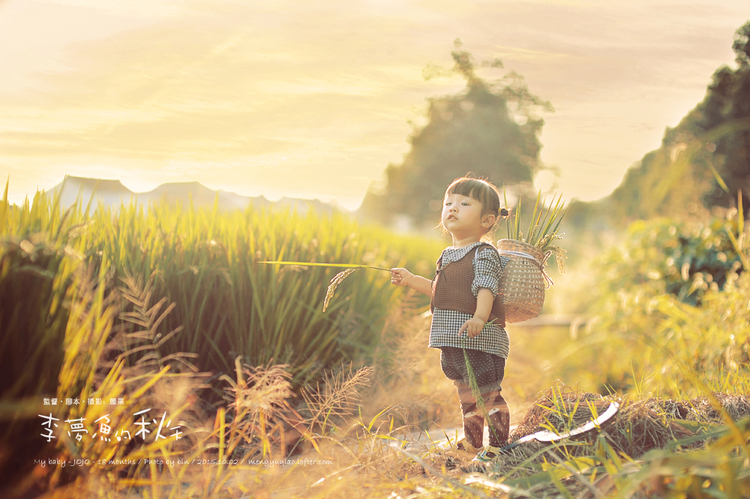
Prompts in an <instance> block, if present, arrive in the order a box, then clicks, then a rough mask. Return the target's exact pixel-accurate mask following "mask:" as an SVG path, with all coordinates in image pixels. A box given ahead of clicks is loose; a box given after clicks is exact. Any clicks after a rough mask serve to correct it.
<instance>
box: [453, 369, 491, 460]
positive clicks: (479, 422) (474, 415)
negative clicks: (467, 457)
mask: <svg viewBox="0 0 750 499" xmlns="http://www.w3.org/2000/svg"><path fill="white" fill-rule="evenodd" d="M454 384H455V385H456V387H457V388H458V400H459V401H460V402H461V418H462V419H463V426H464V437H465V438H466V441H467V442H468V443H469V445H471V446H472V447H474V448H481V447H483V444H482V440H483V439H484V416H482V412H481V410H480V409H479V408H478V407H477V401H476V399H475V398H474V395H473V394H472V393H471V388H469V385H467V384H465V383H463V382H460V381H456V382H455V383H454Z"/></svg>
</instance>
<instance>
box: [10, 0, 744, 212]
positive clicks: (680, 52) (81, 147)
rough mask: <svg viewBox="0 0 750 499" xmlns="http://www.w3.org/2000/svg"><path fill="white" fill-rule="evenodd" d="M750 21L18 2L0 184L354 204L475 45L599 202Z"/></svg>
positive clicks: (373, 5)
mask: <svg viewBox="0 0 750 499" xmlns="http://www.w3.org/2000/svg"><path fill="white" fill-rule="evenodd" d="M748 19H750V2H747V1H746V0H741V1H725V2H710V1H701V0H698V1H696V2H691V3H685V2H683V1H677V0H649V1H641V0H636V1H633V0H630V1H620V0H618V1H614V2H601V1H577V0H569V1H564V2H560V1H552V0H538V1H502V2H498V1H474V2H448V1H442V0H432V1H429V2H427V1H419V0H414V1H411V0H410V1H401V2H393V1H386V0H383V1H375V0H371V1H363V0H357V1H348V0H347V1H343V0H330V1H320V2H318V1H313V2H290V1H274V2H252V1H236V0H211V1H208V0H184V1H178V2H175V1H174V0H147V1H146V0H107V1H101V0H38V1H35V0H7V1H5V2H2V1H0V68H1V69H0V71H2V73H1V75H2V76H1V77H0V179H1V180H2V182H3V184H4V183H5V180H6V179H7V178H8V177H9V178H10V187H9V191H10V199H11V201H14V202H19V201H22V200H23V199H24V197H25V196H32V195H33V194H34V193H35V192H36V190H37V189H49V188H51V187H53V186H54V185H56V184H58V183H60V182H61V181H62V180H63V177H64V176H65V174H71V175H76V176H84V177H97V178H107V179H119V180H121V181H122V183H123V184H124V185H125V186H127V187H128V188H130V189H131V190H133V191H136V192H142V191H147V190H150V189H153V188H154V187H156V186H157V185H159V184H161V183H164V182H178V181H199V182H201V183H202V184H204V185H206V186H207V187H209V188H211V189H224V190H228V191H233V192H237V193H239V194H244V195H248V196H256V195H259V194H263V195H265V196H266V197H268V198H270V199H275V198H278V197H280V196H288V197H300V198H319V199H321V200H325V201H330V200H336V201H337V202H338V203H339V204H340V205H342V206H344V207H347V208H356V207H357V206H358V205H359V204H360V202H361V201H362V198H363V196H364V194H365V192H366V190H367V188H368V186H370V185H371V184H372V183H373V182H381V181H382V179H383V171H384V169H385V168H386V166H387V165H388V164H389V163H395V164H399V163H400V162H401V160H402V157H403V155H404V154H405V153H406V152H407V151H408V150H409V143H408V138H409V135H410V134H411V132H412V126H414V124H420V123H424V118H423V117H424V113H425V110H426V109H427V100H426V99H427V98H429V97H434V96H440V95H446V94H449V93H455V92H458V91H460V90H461V88H462V87H463V81H462V80H461V79H459V78H443V79H431V80H429V81H425V80H424V79H423V77H422V70H423V69H424V67H425V66H426V65H427V64H438V65H442V66H444V67H450V66H451V65H452V60H451V54H450V53H451V50H452V49H453V41H454V40H455V39H456V38H460V39H461V41H462V42H463V45H464V48H465V49H466V50H467V51H469V52H471V53H472V54H473V55H474V57H475V58H476V59H477V60H481V59H491V58H498V57H499V58H500V59H502V61H503V63H504V70H500V71H497V70H495V72H494V73H492V72H489V73H481V74H482V75H483V76H485V77H487V78H492V77H499V76H501V75H502V74H504V73H505V72H508V71H516V72H518V73H520V74H521V75H523V76H524V77H525V80H526V83H527V85H528V87H529V90H530V91H531V92H532V93H534V94H536V95H538V96H540V97H541V98H543V99H547V100H549V101H550V102H551V103H552V105H553V106H554V108H555V111H554V112H552V113H546V114H544V118H545V121H546V124H545V126H544V128H543V132H542V135H541V142H542V144H543V146H544V147H543V149H542V155H541V158H542V161H543V162H544V163H545V164H547V165H550V166H555V167H557V168H558V169H559V175H560V176H559V179H557V187H556V188H557V190H558V191H559V192H562V193H564V195H565V196H566V197H567V198H570V197H576V198H579V199H582V200H592V199H597V198H600V197H602V196H605V195H607V194H609V193H610V192H611V191H612V189H614V188H615V187H616V186H617V185H618V184H619V183H620V181H621V179H622V176H623V174H624V173H625V171H626V169H627V168H628V167H629V166H631V165H632V164H633V163H634V162H635V161H637V160H639V159H640V158H641V157H642V156H643V155H644V154H645V153H646V152H648V151H650V150H652V149H655V148H657V147H658V146H659V144H660V142H661V139H662V136H663V134H664V130H665V128H666V127H671V126H675V125H677V123H678V122H679V120H680V119H681V118H682V117H683V116H684V115H685V114H686V113H687V112H688V111H689V110H690V109H691V108H693V107H694V106H695V105H696V104H697V103H698V102H699V101H700V100H701V99H702V98H703V96H704V94H705V90H706V86H707V85H708V83H709V82H710V80H711V75H712V74H713V72H714V71H715V70H716V69H717V68H718V67H720V66H721V65H724V64H726V65H729V66H731V67H735V64H734V61H733V59H734V54H733V52H732V50H731V46H732V41H733V34H734V32H735V30H736V29H737V28H739V27H740V26H741V25H742V24H744V23H745V22H746V21H748ZM470 169H471V165H465V168H464V167H463V166H461V167H460V168H459V169H458V170H457V172H456V173H457V175H460V174H463V173H466V171H468V170H470ZM551 180H552V179H551V177H550V176H549V175H547V176H546V177H544V178H539V179H537V186H538V187H543V188H547V187H549V186H550V185H552V184H551Z"/></svg>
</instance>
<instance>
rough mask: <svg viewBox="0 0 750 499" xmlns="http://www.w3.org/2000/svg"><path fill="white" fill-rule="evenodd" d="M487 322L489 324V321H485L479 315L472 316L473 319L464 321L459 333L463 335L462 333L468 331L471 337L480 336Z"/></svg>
mask: <svg viewBox="0 0 750 499" xmlns="http://www.w3.org/2000/svg"><path fill="white" fill-rule="evenodd" d="M485 324H487V321H483V320H482V319H480V318H479V317H472V318H471V319H469V320H468V321H466V322H464V323H463V325H462V326H461V329H459V330H458V335H459V336H461V334H462V333H463V332H464V331H466V334H467V336H468V337H469V338H474V337H476V336H479V333H481V332H482V329H484V325H485Z"/></svg>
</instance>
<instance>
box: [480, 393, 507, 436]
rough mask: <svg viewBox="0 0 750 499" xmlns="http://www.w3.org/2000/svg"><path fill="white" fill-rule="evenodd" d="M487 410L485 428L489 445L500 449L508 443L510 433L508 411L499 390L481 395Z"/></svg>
mask: <svg viewBox="0 0 750 499" xmlns="http://www.w3.org/2000/svg"><path fill="white" fill-rule="evenodd" d="M482 398H483V399H484V405H485V408H486V409H487V414H488V418H487V427H488V430H489V437H490V445H491V446H492V447H502V446H503V445H505V444H507V443H508V436H509V433H510V410H509V409H508V404H507V403H506V402H505V399H504V398H503V396H502V394H501V393H500V390H492V391H491V392H488V393H485V394H483V395H482Z"/></svg>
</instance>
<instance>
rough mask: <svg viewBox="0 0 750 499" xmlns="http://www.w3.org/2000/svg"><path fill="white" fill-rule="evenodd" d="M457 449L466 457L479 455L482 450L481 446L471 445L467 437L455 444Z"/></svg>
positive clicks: (470, 457)
mask: <svg viewBox="0 0 750 499" xmlns="http://www.w3.org/2000/svg"><path fill="white" fill-rule="evenodd" d="M454 449H455V451H456V452H457V453H458V454H459V455H460V456H461V457H464V458H466V459H472V458H475V457H476V456H477V454H478V453H479V451H481V450H482V448H481V447H474V446H473V445H471V444H470V443H469V442H468V441H467V440H466V438H462V439H461V440H459V441H458V442H456V444H455V446H454Z"/></svg>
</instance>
